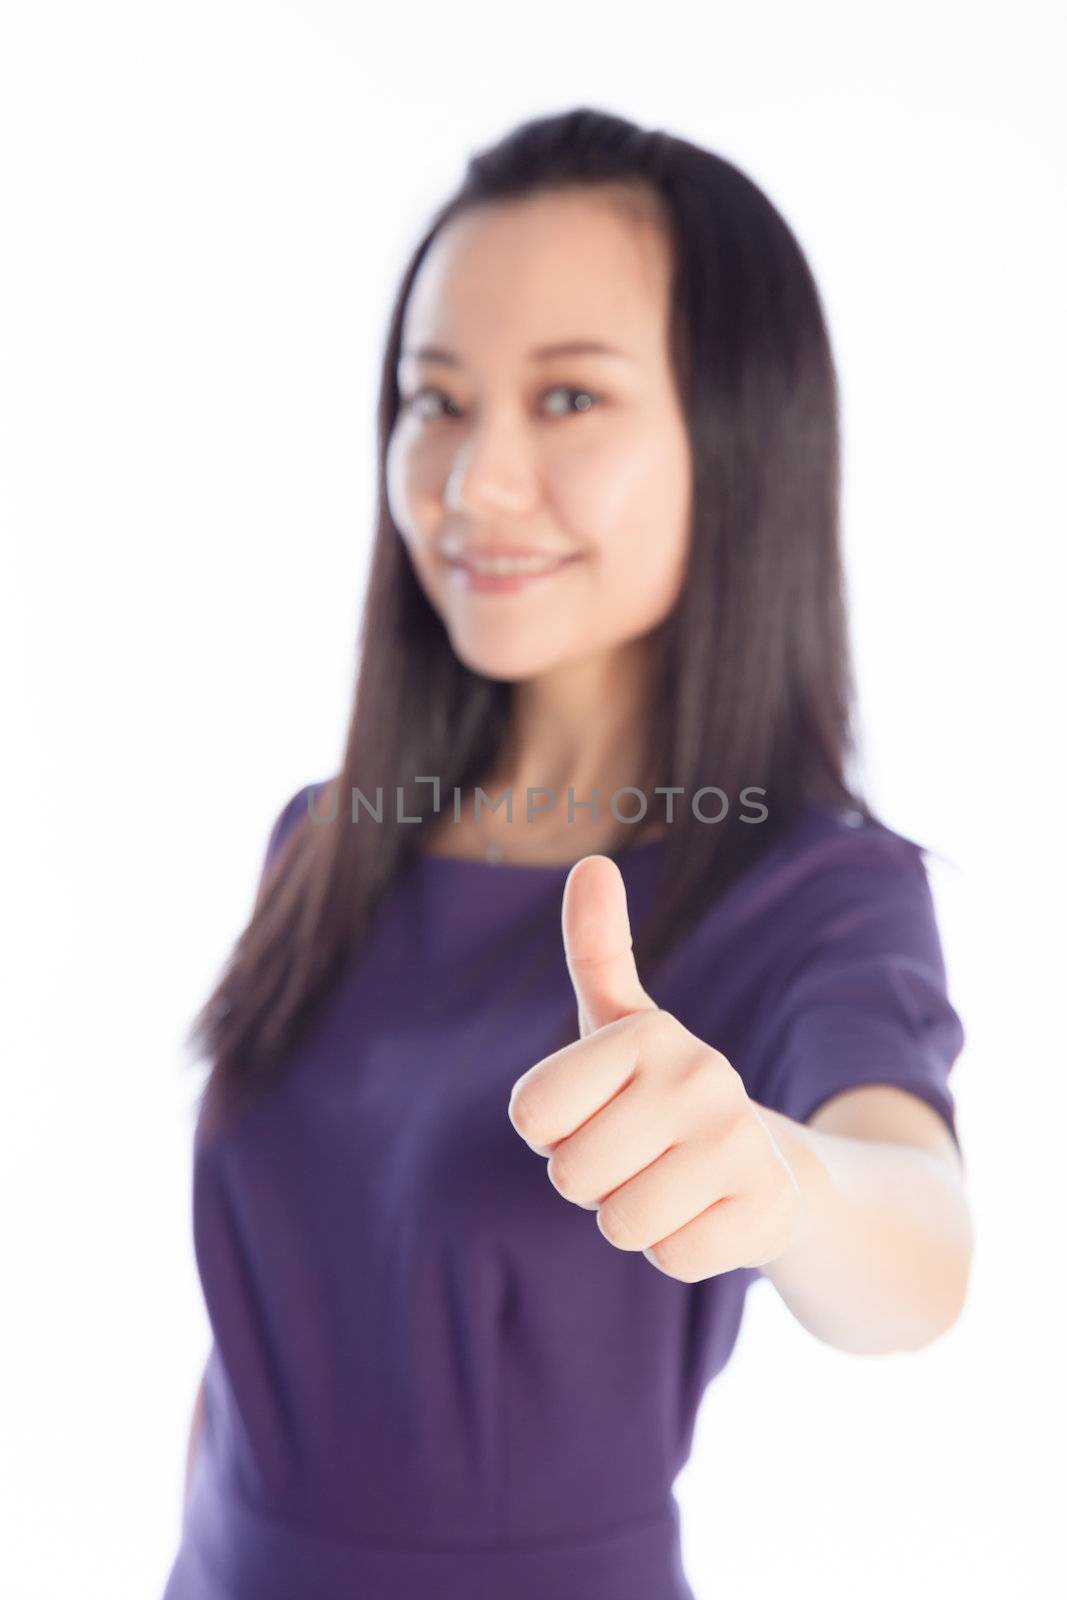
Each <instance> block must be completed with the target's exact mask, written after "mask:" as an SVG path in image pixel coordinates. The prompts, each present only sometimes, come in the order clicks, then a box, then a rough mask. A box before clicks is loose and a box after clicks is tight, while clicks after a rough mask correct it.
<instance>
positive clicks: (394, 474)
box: [385, 423, 442, 547]
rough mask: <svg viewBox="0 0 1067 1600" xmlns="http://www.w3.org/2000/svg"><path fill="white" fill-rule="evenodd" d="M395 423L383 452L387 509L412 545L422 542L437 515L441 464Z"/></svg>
mask: <svg viewBox="0 0 1067 1600" xmlns="http://www.w3.org/2000/svg"><path fill="white" fill-rule="evenodd" d="M405 434H406V430H405V428H404V425H403V423H398V425H397V427H396V428H395V429H394V431H393V435H392V438H391V439H390V441H389V448H388V450H387V451H386V455H385V486H386V497H387V499H388V502H389V511H390V514H391V516H392V518H393V521H394V522H395V523H396V525H397V527H398V528H399V530H400V532H401V534H402V535H403V537H404V539H405V541H406V542H407V543H408V544H409V545H410V546H413V547H417V546H418V545H419V544H420V543H422V542H424V541H425V539H426V537H427V535H428V534H429V533H430V532H431V531H432V529H433V526H434V523H435V519H436V517H437V516H439V515H440V511H439V509H438V508H439V507H440V504H441V482H442V479H441V475H440V463H439V462H437V461H435V460H433V459H432V456H431V452H429V451H427V450H426V449H425V448H424V447H421V446H419V445H416V444H414V443H412V441H411V440H410V439H409V438H407V437H405Z"/></svg>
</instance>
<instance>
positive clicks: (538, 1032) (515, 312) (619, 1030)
mask: <svg viewBox="0 0 1067 1600" xmlns="http://www.w3.org/2000/svg"><path fill="white" fill-rule="evenodd" d="M379 493H380V501H379V503H380V515H379V525H378V530H377V541H376V544H375V548H374V553H373V564H372V570H371V574H370V581H369V586H368V593H367V599H366V607H365V612H364V620H363V628H362V636H361V644H362V656H361V661H360V666H359V674H358V684H357V691H356V696H355V706H354V713H353V717H352V722H351V727H350V730H349V735H348V741H347V747H346V750H345V754H344V760H343V763H342V767H341V770H340V772H339V773H338V774H336V775H335V776H334V777H333V778H332V779H331V780H329V781H323V782H320V783H313V784H309V785H307V786H305V787H304V788H302V789H301V790H300V791H299V792H298V793H297V794H296V795H294V796H293V797H292V799H291V800H290V801H289V803H288V804H287V805H286V806H285V807H284V809H283V810H282V812H281V814H280V816H279V817H278V820H277V822H276V824H275V827H274V830H273V833H272V836H271V839H270V841H269V844H268V849H267V859H266V863H265V869H264V873H263V878H262V881H261V885H260V891H259V895H258V898H257V902H256V905H255V908H254V911H253V915H252V917H251V919H250V922H249V925H248V927H247V928H246V930H245V931H244V933H243V935H242V937H241V939H240V940H239V941H238V944H237V946H236V949H235V951H234V955H233V957H232V959H231V962H230V963H229V966H228V968H227V970H226V972H225V973H224V974H223V975H222V978H221V981H220V983H219V985H218V987H217V989H216V991H215V993H214V994H213V995H212V996H211V998H210V1000H209V1001H208V1002H207V1003H206V1004H205V1006H204V1008H203V1010H202V1011H201V1013H200V1015H199V1016H198V1018H197V1021H196V1024H195V1026H194V1035H193V1036H194V1039H195V1040H196V1042H197V1043H198V1044H199V1046H200V1047H201V1049H202V1050H203V1051H204V1052H205V1053H206V1054H208V1055H210V1057H211V1059H212V1070H211V1074H210V1077H209V1079H208V1082H207V1086H206V1090H205V1094H204V1098H203V1100H202V1103H201V1106H200V1115H199V1118H198V1124H197V1130H196V1137H195V1142H194V1233H195V1242H196V1250H197V1260H198V1266H199V1270H200V1274H201V1280H202V1284H203V1288H204V1294H205V1300H206V1304H207V1307H208V1311H209V1315H210V1319H211V1325H212V1332H213V1336H214V1339H213V1345H212V1349H211V1352H210V1355H209V1359H208V1363H207V1368H206V1371H205V1374H204V1381H203V1384H202V1387H201V1394H200V1396H199V1397H198V1403H197V1410H196V1419H195V1424H194V1429H193V1435H192V1438H191V1440H190V1454H189V1480H188V1484H187V1499H186V1507H185V1520H184V1528H183V1537H182V1543H181V1547H180V1549H179V1551H178V1554H177V1558H176V1561H175V1563H174V1567H173V1570H172V1572H171V1576H170V1581H169V1584H168V1587H167V1590H166V1600H192V1597H194V1596H195V1597H196V1600H252V1597H255V1600H281V1597H285V1600H290V1597H292V1596H296V1595H300V1596H305V1595H306V1596H314V1597H316V1600H342V1597H345V1600H347V1597H350V1596H356V1595H359V1596H364V1595H366V1596H371V1595H373V1596H374V1597H375V1600H399V1597H401V1596H403V1597H409V1596H416V1595H418V1596H422V1595H426V1594H431V1593H432V1594H434V1595H437V1596H457V1597H459V1596H462V1597H463V1600H472V1597H480V1596H494V1597H496V1596H499V1595H501V1594H504V1593H505V1592H506V1593H508V1594H510V1595H512V1596H516V1597H522V1596H527V1595H528V1596H531V1597H532V1596H535V1595H537V1596H540V1595H549V1594H551V1595H559V1596H566V1597H567V1600H586V1597H588V1600H594V1597H596V1600H608V1597H611V1600H631V1597H632V1600H638V1597H640V1600H652V1597H656V1600H680V1597H685V1596H690V1595H691V1591H690V1589H689V1588H688V1585H687V1583H686V1579H685V1576H684V1573H683V1570H682V1565H681V1560H680V1554H679V1551H680V1542H679V1530H678V1524H677V1508H676V1502H675V1501H674V1498H673V1496H672V1492H671V1488H672V1483H673V1481H674V1479H675V1477H676V1475H677V1473H678V1472H679V1470H680V1469H681V1467H682V1466H683V1464H684V1462H685V1460H686V1458H687V1455H688V1453H689V1448H690V1442H691V1439H692V1433H693V1427H694V1421H695V1416H696V1411H697V1407H698V1403H699V1401H700V1399H701V1397H702V1395H703V1393H704V1392H705V1390H706V1387H707V1385H708V1383H709V1382H710V1381H711V1379H712V1378H713V1377H714V1376H715V1374H716V1373H718V1372H719V1371H720V1370H721V1369H722V1368H723V1366H724V1365H725V1363H726V1361H727V1359H728V1357H729V1354H730V1352H731V1350H732V1348H733V1345H734V1341H735V1339H736V1336H737V1332H738V1327H739V1324H740V1319H741V1314H742V1310H743V1305H744V1300H745V1293H746V1290H747V1288H748V1285H749V1284H750V1283H751V1282H752V1281H753V1280H754V1279H755V1278H756V1277H758V1276H759V1274H760V1273H761V1272H762V1273H763V1274H764V1275H765V1276H768V1277H770V1278H771V1280H772V1282H774V1284H775V1287H776V1288H777V1290H778V1291H779V1293H780V1294H781V1296H782V1298H783V1300H784V1301H785V1303H786V1304H787V1305H788V1306H789V1307H790V1309H791V1310H792V1311H793V1312H794V1314H795V1315H796V1316H797V1317H798V1318H799V1319H800V1320H801V1321H802V1322H803V1323H804V1325H805V1326H806V1327H808V1328H809V1329H810V1330H811V1331H813V1332H814V1333H816V1334H817V1335H818V1336H819V1337H821V1338H824V1339H826V1340H827V1341H829V1342H831V1343H834V1344H836V1345H838V1346H840V1347H841V1348H844V1349H851V1350H858V1351H870V1352H875V1351H881V1350H887V1349H910V1348H917V1347H918V1346H920V1345H922V1344H924V1343H927V1342H929V1340H931V1339H933V1338H935V1337H936V1336H937V1335H938V1334H939V1333H940V1332H941V1331H942V1330H943V1329H944V1328H946V1327H948V1326H949V1325H950V1324H951V1323H952V1321H953V1320H954V1319H955V1317H956V1315H957V1313H958V1310H959V1307H960V1304H961V1302H962V1299H963V1296H964V1292H965V1286H966V1279H967V1273H968V1267H969V1251H970V1238H969V1225H968V1214H967V1207H966V1200H965V1195H964V1187H963V1177H962V1165H961V1156H960V1152H959V1145H958V1141H957V1139H956V1131H955V1122H954V1103H953V1098H952V1095H951V1092H950V1089H949V1087H948V1081H947V1080H948V1075H949V1071H950V1068H951V1067H952V1065H953V1063H954V1061H955V1060H956V1058H957V1056H958V1054H959V1051H960V1049H961V1046H962V1042H963V1033H962V1028H961V1025H960V1021H959V1018H958V1016H957V1015H956V1012H955V1011H954V1009H953V1007H952V1005H951V1004H950V1002H949V999H948V997H947V994H946V990H945V972H944V966H943V962H942V956H941V949H940V944H939V937H938V931H937V927H936V924H935V920H934V912H933V906H932V901H931V897H930V891H929V887H928V883H927V878H926V873H925V867H924V862H923V852H922V850H921V848H920V847H919V846H918V845H916V844H914V843H912V841H910V840H908V839H905V838H904V837H902V836H901V835H899V834H896V833H894V832H893V831H892V830H891V829H889V828H888V827H886V826H885V825H884V824H883V823H881V822H880V821H879V820H878V819H877V818H876V817H875V816H874V814H873V812H872V810H871V809H870V807H869V806H868V805H867V803H866V802H865V801H864V800H863V799H862V798H861V797H860V796H859V794H858V793H857V791H856V788H855V786H854V785H853V784H850V783H849V782H848V781H846V777H845V772H844V768H845V765H846V761H847V759H848V758H849V756H850V754H851V753H852V750H853V748H854V738H853V730H852V717H853V708H852V702H853V695H852V686H851V677H850V669H849V663H848V648H847V629H846V621H845V615H844V607H843V600H842V589H843V586H842V577H841V570H840V556H839V542H838V426H837V412H836V389H835V380H834V369H833V363H832V358H831V352H830V348H829V342H828V338H827V333H826V328H825V324H824V319H823V315H822V311H821V308H820V303H819V298H818V294H817V291H816V288H815V285H814V283H813V281H812V277H811V274H810V271H809V269H808V267H807V265H806V262H805V260H804V257H803V255H802V253H801V251H800V248H799V246H798V244H797V243H796V240H795V239H794V237H793V235H792V233H791V232H790V230H789V229H788V228H787V226H786V224H785V223H784V221H783V220H782V218H781V217H780V216H779V214H778V212H777V211H776V210H775V209H774V207H773V206H772V205H771V204H770V202H769V201H768V200H767V198H766V197H765V196H764V195H763V194H762V193H761V192H760V191H759V190H758V189H757V188H756V187H755V186H754V185H753V184H752V183H751V182H750V181H749V180H748V179H747V178H745V177H744V176H743V175H742V174H741V173H740V172H739V171H738V170H737V169H736V168H735V167H733V166H731V165H730V164H729V163H727V162H725V161H722V160H720V159H718V158H717V157H715V156H714V155H711V154H709V153H708V152H706V151H703V150H700V149H698V148H695V147H694V146H692V145H690V144H687V143H686V142H684V141H682V140H679V139H674V138H670V137H668V136H667V135H665V134H663V133H658V132H651V133H650V132H646V131H643V130H641V129H639V128H637V127H635V126H633V125H632V124H630V123H628V122H626V121H624V120H622V119H620V118H617V117H613V116H608V115H603V114H600V113H598V112H595V111H591V110H588V109H579V110H576V111H573V112H571V113H570V114H567V115H561V116H556V117H549V118H545V119H542V120H540V121H537V122H533V123H530V124H527V125H524V126H522V127H520V128H518V129H517V130H515V131H514V132H513V133H512V134H511V135H510V136H509V137H507V138H505V139H504V140H503V141H502V142H501V143H499V144H498V145H496V146H495V147H494V148H492V149H490V150H487V151H484V152H482V153H480V154H479V155H478V156H477V157H476V158H474V159H473V160H472V161H471V163H470V165H469V169H468V173H467V176H466V179H465V181H464V183H463V185H462V187H461V188H460V190H459V192H458V193H457V195H456V196H454V197H453V199H452V200H450V201H449V203H448V204H447V205H445V206H444V207H443V208H442V209H441V210H440V211H439V212H438V214H437V216H436V218H435V219H434V221H433V224H432V226H431V227H430V228H429V230H428V232H427V233H426V235H425V237H424V238H423V240H422V241H421V242H420V244H419V246H418V248H417V249H416V251H415V254H414V256H413V259H412V261H411V264H410V266H409V268H408V270H407V272H406V273H405V275H404V278H403V281H402V284H401V287H400V291H399V294H398V297H397V301H396V306H395V310H394V312H393V316H392V321H391V325H390V329H389V333H388V339H387V344H386V350H385V358H384V363H383V371H382V381H381V391H380V440H379ZM509 793H510V795H511V798H512V806H511V815H510V819H509V817H508V812H507V804H506V803H507V797H508V794H509ZM394 798H395V802H396V803H395V804H394ZM486 798H487V799H488V802H489V804H488V805H486V804H484V803H483V801H484V800H485V799H486ZM594 799H595V801H596V806H595V808H594V805H593V801H594ZM568 801H569V802H571V803H572V806H571V808H570V809H569V808H568ZM494 806H495V807H496V809H492V807H494ZM579 862H580V863H581V865H576V863H579ZM571 869H573V870H571ZM564 890H566V898H565V899H564ZM561 914H562V922H561ZM631 930H632V931H633V933H634V935H635V939H634V944H633V949H632V951H631V949H630V937H631ZM545 1158H547V1164H546V1160H545ZM902 1194H904V1195H907V1197H908V1198H907V1199H902V1198H901V1195H902ZM589 1213H592V1215H590V1214H589ZM872 1263H873V1266H874V1268H875V1270H873V1271H872Z"/></svg>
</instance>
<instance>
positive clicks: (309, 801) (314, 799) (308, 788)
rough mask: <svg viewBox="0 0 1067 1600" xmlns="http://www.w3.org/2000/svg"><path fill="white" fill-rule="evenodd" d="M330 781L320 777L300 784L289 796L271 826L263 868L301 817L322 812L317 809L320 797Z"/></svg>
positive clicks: (275, 854)
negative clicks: (311, 781)
mask: <svg viewBox="0 0 1067 1600" xmlns="http://www.w3.org/2000/svg"><path fill="white" fill-rule="evenodd" d="M332 781H333V780H332V779H330V778H321V779H318V780H317V781H315V782H313V783H305V784H302V785H301V786H300V788H299V789H297V790H296V791H295V793H294V794H291V795H290V796H289V798H288V800H286V802H285V804H284V805H283V806H282V808H281V810H280V811H279V812H278V814H277V815H276V817H275V819H274V822H273V824H272V826H271V830H270V836H269V838H268V840H267V849H266V859H265V861H264V868H266V867H269V866H270V864H271V863H272V861H273V860H274V859H275V857H276V856H277V855H278V854H279V853H280V852H281V849H282V847H283V845H284V844H285V842H286V840H287V839H288V838H289V836H290V835H291V834H292V833H293V832H294V831H295V830H296V827H297V825H298V823H299V822H300V819H301V817H304V816H306V815H308V814H309V813H311V814H312V815H313V816H314V815H316V814H318V815H321V814H322V812H321V810H319V809H317V808H319V806H320V797H322V796H323V795H324V791H325V790H326V789H327V788H328V787H329V785H330V783H331V782H332ZM321 803H322V805H325V804H326V801H325V799H322V802H321Z"/></svg>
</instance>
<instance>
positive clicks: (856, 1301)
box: [759, 1106, 972, 1355]
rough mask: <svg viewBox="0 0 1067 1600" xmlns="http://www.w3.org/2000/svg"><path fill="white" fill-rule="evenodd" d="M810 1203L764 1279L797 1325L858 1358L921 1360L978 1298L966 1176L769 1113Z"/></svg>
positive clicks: (923, 1154)
mask: <svg viewBox="0 0 1067 1600" xmlns="http://www.w3.org/2000/svg"><path fill="white" fill-rule="evenodd" d="M759 1111H760V1115H761V1116H762V1117H763V1118H764V1119H765V1120H766V1121H767V1123H768V1125H769V1127H770V1130H771V1132H772V1133H773V1135H774V1137H775V1139H776V1140H777V1142H778V1145H779V1148H780V1149H781V1150H782V1152H783V1154H784V1155H785V1157H786V1159H787V1160H788V1162H789V1164H790V1166H791V1167H792V1169H793V1173H794V1176H795V1177H796V1180H797V1184H798V1186H799V1188H800V1192H801V1196H802V1205H801V1209H800V1215H799V1218H798V1222H797V1227H796V1230H795V1232H794V1234H793V1237H792V1239H791V1241H790V1243H789V1245H788V1247H787V1248H786V1249H785V1251H784V1252H783V1253H782V1254H781V1255H780V1256H778V1257H777V1258H776V1259H775V1260H773V1261H771V1262H768V1263H766V1264H764V1265H763V1266H762V1267H761V1268H760V1270H761V1272H762V1273H763V1275H764V1277H766V1278H769V1279H770V1281H771V1282H772V1283H773V1284H774V1286H775V1288H776V1289H777V1291H778V1293H779V1294H780V1295H781V1297H782V1299H783V1300H784V1301H785V1303H786V1305H787V1306H788V1307H789V1309H790V1311H792V1313H793V1315H794V1316H795V1317H796V1318H797V1320H798V1321H799V1322H800V1323H801V1324H802V1325H803V1326H804V1327H805V1328H806V1329H807V1330H808V1332H809V1333H812V1334H814V1335H815V1337H816V1338H818V1339H822V1340H824V1341H825V1342H826V1343H827V1344H832V1345H835V1346H836V1347H837V1348H839V1349H842V1350H848V1351H850V1352H852V1353H854V1354H860V1355H877V1354H888V1353H891V1352H894V1351H900V1350H915V1349H920V1348H921V1347H922V1346H923V1345H926V1344H929V1343H930V1342H931V1341H932V1340H933V1339H936V1338H937V1337H938V1336H939V1335H940V1334H942V1333H943V1332H945V1330H946V1329H947V1328H949V1327H951V1325H952V1323H953V1322H954V1321H955V1320H956V1318H957V1316H958V1315H959V1312H960V1309H961V1307H962V1305H963V1301H964V1298H965V1296H966V1292H967V1281H968V1276H969V1273H970V1262H971V1243H972V1232H971V1219H970V1211H969V1208H968V1204H967V1197H966V1190H965V1187H964V1183H963V1178H962V1174H961V1172H960V1171H959V1169H957V1168H956V1167H955V1166H953V1165H952V1164H951V1163H949V1162H948V1161H945V1160H943V1159H942V1158H941V1157H940V1156H938V1155H936V1154H935V1153H934V1152H933V1151H930V1150H925V1149H921V1148H919V1147H918V1146H915V1145H909V1144H897V1143H887V1142H883V1141H881V1140H873V1139H852V1138H844V1137H842V1136H841V1135H839V1134H832V1133H827V1132H824V1131H821V1130H817V1129H815V1128H809V1127H807V1126H805V1125H804V1124H803V1123H798V1122H794V1121H793V1120H792V1119H791V1118H789V1117H786V1116H783V1115H782V1114H781V1113H780V1112H777V1111H771V1110H769V1109H768V1108H767V1107H765V1106H760V1108H759Z"/></svg>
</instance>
